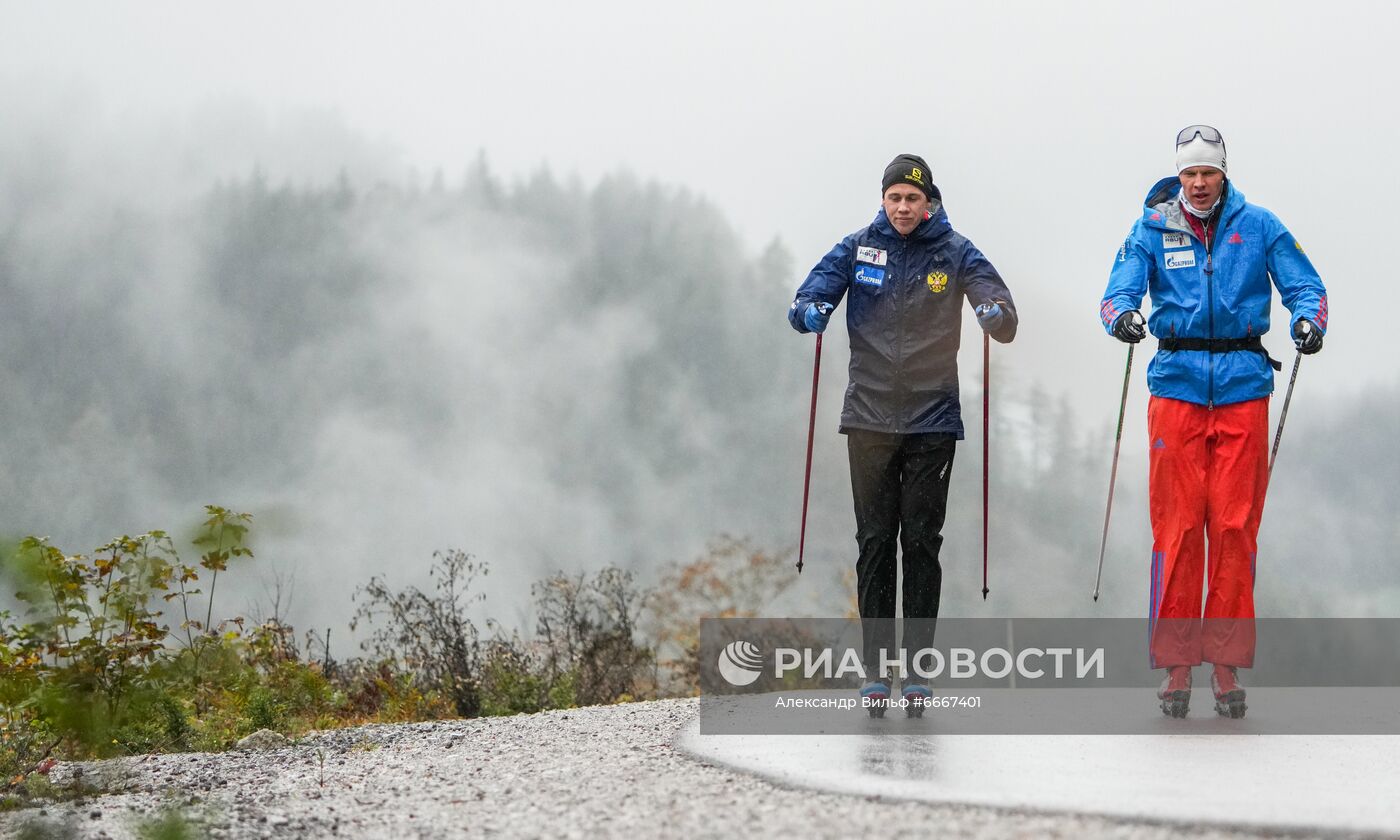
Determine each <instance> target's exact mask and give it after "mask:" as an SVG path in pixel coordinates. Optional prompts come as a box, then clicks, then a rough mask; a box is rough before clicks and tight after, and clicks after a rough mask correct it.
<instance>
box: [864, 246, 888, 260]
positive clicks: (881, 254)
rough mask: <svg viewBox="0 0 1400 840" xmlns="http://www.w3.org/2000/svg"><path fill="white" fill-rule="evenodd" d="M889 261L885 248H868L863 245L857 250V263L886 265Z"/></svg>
mask: <svg viewBox="0 0 1400 840" xmlns="http://www.w3.org/2000/svg"><path fill="white" fill-rule="evenodd" d="M888 261H889V255H888V254H887V253H886V252H885V250H884V249H883V248H867V247H865V246H864V245H862V246H861V247H859V248H857V249H856V262H863V263H870V264H871V265H884V264H885V263H886V262H888Z"/></svg>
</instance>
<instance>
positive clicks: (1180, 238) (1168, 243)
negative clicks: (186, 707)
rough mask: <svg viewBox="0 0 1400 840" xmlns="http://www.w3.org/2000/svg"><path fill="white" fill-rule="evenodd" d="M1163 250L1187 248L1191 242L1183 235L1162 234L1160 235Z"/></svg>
mask: <svg viewBox="0 0 1400 840" xmlns="http://www.w3.org/2000/svg"><path fill="white" fill-rule="evenodd" d="M1162 247H1163V248H1189V247H1191V240H1190V239H1189V238H1187V236H1186V234H1184V233H1164V234H1162Z"/></svg>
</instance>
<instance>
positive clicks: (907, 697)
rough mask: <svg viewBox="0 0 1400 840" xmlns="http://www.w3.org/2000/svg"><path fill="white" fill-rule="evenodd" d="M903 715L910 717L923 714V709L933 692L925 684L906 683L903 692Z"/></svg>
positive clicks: (926, 706)
mask: <svg viewBox="0 0 1400 840" xmlns="http://www.w3.org/2000/svg"><path fill="white" fill-rule="evenodd" d="M903 697H904V704H905V705H904V716H905V717H911V718H921V717H923V716H924V709H927V708H928V704H929V701H930V700H932V699H933V692H932V691H930V690H929V687H928V686H926V685H919V684H918V683H915V684H913V685H906V686H905V687H904V692H903Z"/></svg>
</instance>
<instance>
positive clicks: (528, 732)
mask: <svg viewBox="0 0 1400 840" xmlns="http://www.w3.org/2000/svg"><path fill="white" fill-rule="evenodd" d="M696 711H697V704H696V701H695V700H661V701H654V702H648V703H629V704H623V705H617V706H598V707H592V708H585V709H569V710H563V711H553V712H543V713H540V714H536V715H521V716H516V717H508V718H482V719H475V720H459V721H439V722H433V723H421V724H404V725H374V726H362V727H356V728H353V729H341V730H332V731H323V732H315V733H311V734H309V735H307V736H306V737H304V738H302V739H300V740H299V741H298V742H297V743H296V744H295V745H293V746H291V747H286V748H282V749H275V750H267V751H261V752H229V753H218V754H211V753H186V754H179V755H157V756H140V757H134V758H124V759H114V760H111V761H103V762H92V763H83V764H60V765H59V766H58V767H57V768H55V769H54V771H53V776H52V777H53V779H54V781H55V782H56V783H60V784H61V783H63V782H65V781H67V780H70V779H72V778H73V777H74V775H75V774H77V775H80V776H81V778H82V779H83V780H84V781H85V782H87V783H89V784H92V785H93V786H95V787H96V788H98V789H100V790H103V791H106V793H103V794H100V795H94V796H92V797H89V798H87V799H85V800H82V801H74V802H67V803H61V804H50V805H48V806H47V807H46V808H44V809H42V811H41V810H40V809H36V808H31V809H27V810H24V811H18V812H14V813H10V814H4V815H0V836H4V837H21V836H23V837H33V838H43V837H55V838H57V837H80V838H111V840H122V839H123V838H138V837H140V832H139V831H138V826H139V825H140V823H141V821H142V820H147V821H149V820H151V819H152V818H153V817H154V815H157V814H159V813H161V812H162V810H163V809H167V808H172V807H173V808H175V809H177V810H178V811H179V812H180V813H181V814H183V815H184V816H185V817H187V818H188V819H189V820H191V822H192V823H195V824H197V825H199V826H202V827H203V828H204V829H205V830H207V834H208V836H210V837H216V838H239V840H241V839H242V838H263V837H296V838H302V837H350V838H394V840H398V838H439V837H468V836H471V837H478V836H482V837H491V836H502V837H505V836H508V837H548V838H551V839H552V840H554V839H555V838H594V837H627V838H637V837H735V836H767V835H774V834H782V835H787V836H793V837H803V838H809V837H814V838H827V837H830V838H837V837H853V836H862V835H870V834H877V835H880V836H884V835H891V834H902V833H904V832H905V831H906V830H919V831H923V832H929V833H931V834H933V835H936V836H939V837H972V838H1011V837H1016V838H1029V837H1066V838H1068V837H1111V838H1132V840H1139V838H1141V840H1155V838H1161V840H1167V838H1177V837H1181V836H1183V831H1185V833H1187V834H1189V836H1191V837H1193V838H1221V840H1224V838H1229V839H1230V840H1238V839H1239V838H1253V837H1274V836H1280V835H1278V834H1269V833H1254V832H1249V831H1239V830H1212V829H1208V828H1205V827H1201V826H1185V827H1184V826H1171V825H1161V824H1149V823H1139V822H1131V821H1125V820H1115V819H1105V818H1101V817H1090V816H1079V815H1072V814H1044V813H1023V812H1018V811H1008V810H1001V809H991V808H981V807H968V806H957V805H930V804H921V803H909V802H900V801H891V800H887V799H884V798H877V797H856V796H847V795H842V794H828V793H820V792H814V791H808V790H797V789H790V788H784V787H779V786H775V785H773V784H770V783H768V782H766V781H763V780H760V779H756V778H752V777H748V776H745V775H743V774H740V773H736V772H734V771H731V770H728V769H725V768H722V767H717V766H713V765H710V764H705V763H702V762H700V761H698V760H696V759H693V758H690V757H689V756H687V755H685V754H684V753H682V752H680V751H679V750H677V749H675V748H674V747H673V741H674V739H675V737H676V733H677V732H678V730H680V729H681V728H682V727H684V726H685V725H686V724H687V723H689V722H690V721H692V720H693V719H694V717H695V714H696Z"/></svg>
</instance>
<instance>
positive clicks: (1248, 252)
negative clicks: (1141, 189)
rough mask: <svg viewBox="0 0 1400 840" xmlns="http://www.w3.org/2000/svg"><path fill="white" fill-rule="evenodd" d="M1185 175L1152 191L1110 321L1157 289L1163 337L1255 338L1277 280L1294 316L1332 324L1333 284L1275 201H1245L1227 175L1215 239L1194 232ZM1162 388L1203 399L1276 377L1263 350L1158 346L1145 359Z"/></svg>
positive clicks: (1264, 328)
mask: <svg viewBox="0 0 1400 840" xmlns="http://www.w3.org/2000/svg"><path fill="white" fill-rule="evenodd" d="M1180 192H1181V184H1180V182H1179V181H1178V180H1177V179H1176V178H1163V179H1162V180H1161V181H1158V182H1157V184H1156V185H1155V186H1153V187H1152V189H1151V190H1150V191H1149V192H1148V193H1147V201H1146V203H1145V206H1144V207H1143V212H1142V218H1140V219H1138V220H1137V222H1136V223H1134V224H1133V229H1132V231H1131V232H1129V234H1128V238H1127V240H1126V241H1124V242H1123V247H1122V248H1120V249H1119V251H1118V258H1117V260H1116V261H1115V262H1114V263H1113V270H1112V272H1111V273H1110V274H1109V278H1108V289H1107V290H1106V291H1105V292H1104V296H1103V302H1102V304H1101V305H1100V307H1099V317H1100V319H1102V321H1103V325H1104V329H1105V330H1108V331H1110V332H1111V331H1112V328H1113V322H1114V321H1115V320H1117V318H1118V316H1119V315H1120V314H1122V313H1124V312H1127V311H1129V310H1133V309H1140V308H1141V306H1142V298H1143V295H1145V294H1151V296H1152V313H1151V315H1150V316H1149V317H1148V319H1147V326H1148V329H1149V330H1150V331H1151V333H1152V334H1153V335H1154V336H1156V337H1157V338H1159V339H1160V338H1165V337H1169V336H1172V337H1177V338H1250V337H1252V336H1261V335H1263V334H1264V333H1266V332H1268V331H1269V305H1270V302H1271V300H1272V295H1273V289H1272V287H1271V286H1270V280H1271V279H1272V281H1273V285H1274V286H1277V287H1278V290H1279V294H1280V295H1281V296H1282V298H1283V305H1284V306H1286V307H1288V311H1289V312H1291V313H1292V315H1293V317H1292V319H1291V321H1290V322H1289V327H1290V333H1289V335H1290V339H1291V335H1292V333H1291V327H1292V324H1293V322H1296V321H1297V320H1298V319H1299V318H1307V319H1309V320H1311V321H1312V322H1313V323H1314V324H1315V325H1316V326H1317V328H1318V329H1320V330H1322V331H1323V333H1324V334H1325V333H1326V331H1327V290H1326V289H1325V288H1323V286H1322V280H1321V279H1320V278H1319V277H1318V276H1317V271H1315V270H1314V269H1313V266H1312V263H1311V262H1310V261H1309V260H1308V257H1307V255H1306V254H1304V253H1303V246H1302V245H1299V244H1298V240H1296V239H1294V238H1293V234H1291V233H1289V232H1288V229H1287V228H1285V227H1284V226H1283V223H1282V222H1280V221H1279V220H1278V217H1277V216H1275V215H1274V214H1273V213H1270V212H1269V211H1268V210H1265V209H1264V208H1262V207H1259V206H1257V205H1254V204H1249V203H1247V202H1246V201H1245V200H1244V195H1243V194H1242V193H1241V192H1240V191H1239V190H1238V189H1236V188H1235V187H1234V185H1233V184H1231V183H1229V182H1226V185H1225V199H1224V207H1223V208H1222V209H1221V211H1220V221H1219V223H1218V224H1217V225H1216V227H1215V232H1214V235H1213V237H1212V239H1213V241H1210V242H1203V241H1201V240H1200V239H1199V238H1197V236H1196V235H1195V234H1194V233H1193V232H1192V230H1191V226H1190V225H1189V224H1188V223H1187V220H1186V214H1185V211H1184V210H1182V208H1181V203H1180V202H1179V201H1178V200H1177V196H1178V195H1179V193H1180ZM1147 387H1148V390H1149V391H1151V392H1152V393H1153V394H1154V395H1155V396H1159V397H1170V398H1171V399H1177V400H1185V401H1186V402H1192V403H1197V404H1199V405H1205V406H1210V405H1228V404H1230V403H1237V402H1244V401H1245V400H1253V399H1258V398H1260V397H1266V396H1268V395H1269V394H1271V393H1273V390H1274V376H1273V370H1272V369H1270V367H1269V363H1268V360H1267V359H1266V358H1265V357H1264V356H1263V355H1262V354H1260V353H1255V352H1250V351H1247V350H1246V351H1238V350H1237V351H1233V352H1227V353H1211V352H1208V351H1205V350H1176V351H1171V352H1168V351H1164V350H1159V351H1158V352H1157V354H1156V355H1155V356H1154V357H1153V359H1152V363H1151V364H1150V365H1149V366H1148V368H1147Z"/></svg>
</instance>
